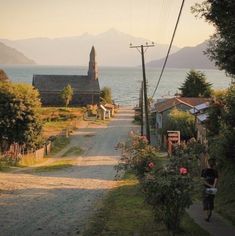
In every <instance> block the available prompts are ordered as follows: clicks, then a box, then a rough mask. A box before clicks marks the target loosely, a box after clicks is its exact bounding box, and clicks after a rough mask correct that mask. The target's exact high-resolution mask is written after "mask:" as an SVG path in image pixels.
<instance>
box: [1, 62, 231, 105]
mask: <svg viewBox="0 0 235 236" xmlns="http://www.w3.org/2000/svg"><path fill="white" fill-rule="evenodd" d="M0 68H2V69H3V70H4V71H5V72H6V73H7V75H8V76H9V77H10V79H11V80H12V81H14V82H19V83H29V84H31V83H32V78H33V74H64V75H73V74H78V75H82V74H87V70H88V69H87V67H78V66H35V65H33V66H31V65H30V66H5V65H2V66H0ZM160 71H161V69H159V68H147V69H146V76H147V80H148V96H152V93H153V90H154V88H155V86H156V84H157V80H158V77H159V74H160ZM188 71H189V69H166V70H165V72H164V74H163V77H162V80H161V82H160V84H159V87H158V90H157V92H156V94H155V97H154V98H155V99H156V98H162V97H169V96H173V95H174V94H175V93H176V92H177V91H178V88H179V87H180V86H181V84H182V83H183V82H184V80H185V77H186V73H187V72H188ZM201 71H202V72H204V73H205V74H206V77H207V79H208V82H210V83H212V84H213V88H216V89H218V88H226V87H228V86H229V84H230V82H231V78H229V77H226V75H225V73H224V72H223V71H218V70H201ZM141 81H142V70H141V68H139V67H124V68H121V67H115V68H114V67H100V68H99V82H100V87H101V88H102V87H104V86H107V87H110V88H111V89H112V95H113V99H114V100H115V102H116V103H119V104H121V105H135V104H137V101H138V96H139V89H140V86H141Z"/></svg>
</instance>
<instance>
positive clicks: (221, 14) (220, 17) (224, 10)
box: [192, 0, 235, 76]
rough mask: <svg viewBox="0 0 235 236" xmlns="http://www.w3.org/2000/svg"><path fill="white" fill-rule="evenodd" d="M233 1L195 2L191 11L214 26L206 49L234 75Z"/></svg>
mask: <svg viewBox="0 0 235 236" xmlns="http://www.w3.org/2000/svg"><path fill="white" fill-rule="evenodd" d="M234 9H235V1H234V0H223V1H218V0H205V1H203V2H202V3H201V4H198V3H197V4H195V5H194V6H193V7H192V12H193V13H194V14H195V15H196V16H200V17H202V18H204V19H205V20H206V21H208V22H209V23H211V24H213V26H215V29H216V32H215V34H213V35H212V36H211V38H210V41H209V47H208V49H207V51H206V53H207V54H208V56H209V58H210V59H211V60H213V61H215V64H216V65H217V66H218V67H219V68H220V69H222V70H225V71H226V72H227V73H228V74H230V75H232V76H235V66H234V65H235V16H234V15H235V10H234Z"/></svg>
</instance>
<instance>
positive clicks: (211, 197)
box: [207, 195, 215, 221]
mask: <svg viewBox="0 0 235 236" xmlns="http://www.w3.org/2000/svg"><path fill="white" fill-rule="evenodd" d="M214 197H215V196H214V195H209V196H208V212H207V219H208V221H209V220H210V218H211V216H212V211H213V209H214Z"/></svg>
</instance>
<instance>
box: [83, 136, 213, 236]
mask: <svg viewBox="0 0 235 236" xmlns="http://www.w3.org/2000/svg"><path fill="white" fill-rule="evenodd" d="M196 145H197V143H195V142H194V141H192V142H191V144H190V145H189V146H188V147H187V148H186V147H180V148H179V150H178V152H177V153H175V155H174V157H173V158H170V159H169V158H168V157H166V156H162V155H161V154H160V153H159V152H158V150H157V149H155V148H154V147H152V146H150V145H148V142H147V139H146V137H142V136H138V135H136V134H132V136H131V138H130V140H129V141H128V142H126V143H125V145H124V150H123V156H122V159H121V161H120V163H119V165H118V166H117V167H116V168H117V176H122V174H123V171H125V175H124V178H123V180H122V181H121V183H120V185H119V187H118V188H117V189H115V190H113V191H112V192H111V193H110V194H109V195H108V197H107V199H106V200H105V201H104V203H103V205H102V207H101V209H100V210H98V213H97V215H96V216H95V218H94V219H93V220H92V222H91V224H90V225H89V226H88V229H87V231H86V232H85V235H116V234H117V232H118V234H120V235H169V234H170V233H171V234H172V235H209V234H208V233H207V232H205V231H204V230H202V229H201V228H200V227H199V226H198V225H197V224H195V223H194V222H193V220H192V219H190V217H189V216H188V215H187V214H186V211H185V209H186V208H188V207H189V206H190V205H191V204H192V200H193V197H194V192H193V186H194V181H195V179H194V176H196V175H197V174H198V165H197V159H196V158H197V155H199V154H198V153H197V152H196V150H197V148H196ZM189 157H190V158H189ZM119 174H120V175H119Z"/></svg>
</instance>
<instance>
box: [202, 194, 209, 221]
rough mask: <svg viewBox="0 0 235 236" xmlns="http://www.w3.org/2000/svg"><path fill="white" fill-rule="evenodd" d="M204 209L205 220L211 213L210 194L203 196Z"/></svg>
mask: <svg viewBox="0 0 235 236" xmlns="http://www.w3.org/2000/svg"><path fill="white" fill-rule="evenodd" d="M203 210H204V211H205V217H206V218H205V220H206V221H209V220H208V215H209V214H210V212H209V211H210V205H209V199H208V195H206V194H204V196H203Z"/></svg>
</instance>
